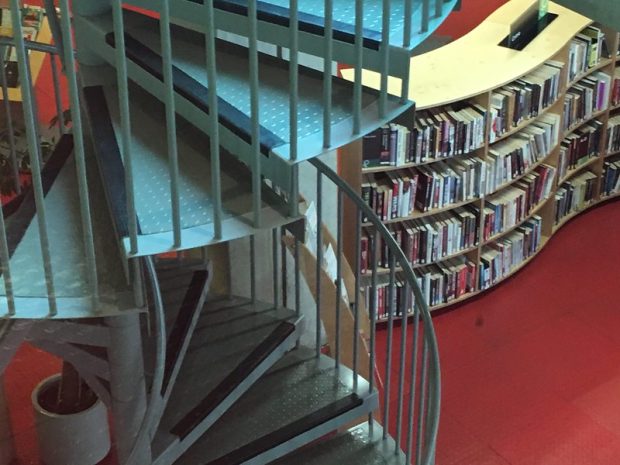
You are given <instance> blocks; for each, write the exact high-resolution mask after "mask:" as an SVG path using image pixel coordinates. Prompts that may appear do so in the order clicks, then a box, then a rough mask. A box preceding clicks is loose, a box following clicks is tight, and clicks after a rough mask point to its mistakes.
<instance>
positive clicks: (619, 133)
mask: <svg viewBox="0 0 620 465" xmlns="http://www.w3.org/2000/svg"><path fill="white" fill-rule="evenodd" d="M618 151H620V115H615V116H610V117H609V119H608V120H607V153H616V152H618Z"/></svg>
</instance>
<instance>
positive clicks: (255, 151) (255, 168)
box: [248, 0, 261, 229]
mask: <svg viewBox="0 0 620 465" xmlns="http://www.w3.org/2000/svg"><path fill="white" fill-rule="evenodd" d="M256 2H257V0H249V1H248V21H249V24H248V29H249V35H248V39H249V50H248V52H249V61H250V63H249V66H250V106H251V115H252V162H251V168H252V206H253V210H254V227H255V228H257V229H258V228H260V225H261V169H260V156H261V155H260V107H259V104H260V102H259V92H260V84H259V75H258V73H259V69H258V19H257V8H256Z"/></svg>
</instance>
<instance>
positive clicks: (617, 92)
mask: <svg viewBox="0 0 620 465" xmlns="http://www.w3.org/2000/svg"><path fill="white" fill-rule="evenodd" d="M611 104H612V105H613V106H617V105H620V66H618V67H616V69H614V84H613V86H612V89H611Z"/></svg>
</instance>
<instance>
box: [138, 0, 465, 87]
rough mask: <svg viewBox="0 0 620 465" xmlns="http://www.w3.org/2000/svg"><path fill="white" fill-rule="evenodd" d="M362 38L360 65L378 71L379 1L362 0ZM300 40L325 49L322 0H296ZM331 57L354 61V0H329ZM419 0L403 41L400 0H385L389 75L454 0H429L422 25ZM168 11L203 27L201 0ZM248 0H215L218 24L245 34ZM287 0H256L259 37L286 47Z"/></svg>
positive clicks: (177, 2)
mask: <svg viewBox="0 0 620 465" xmlns="http://www.w3.org/2000/svg"><path fill="white" fill-rule="evenodd" d="M129 3H130V4H133V5H136V6H139V7H141V8H145V9H149V10H155V11H158V7H157V6H154V5H153V4H152V3H153V2H151V1H150V0H130V1H129ZM362 3H363V12H364V17H363V25H364V29H363V44H364V56H363V61H364V67H365V68H366V69H372V70H374V71H379V70H380V69H381V57H380V55H379V50H380V45H381V39H382V22H383V2H382V1H378V0H364V1H363V2H362ZM298 4H299V31H300V36H299V38H300V40H299V46H300V50H301V51H302V52H306V53H309V54H312V55H314V56H318V57H321V56H323V54H324V49H323V43H322V42H323V40H322V39H323V37H324V30H325V10H324V2H322V1H316V0H299V2H298ZM333 4H334V10H333V11H334V24H333V28H334V34H333V37H334V61H336V62H338V63H346V64H354V63H355V61H356V57H355V52H354V47H353V44H354V42H355V7H356V2H355V1H354V0H334V1H333ZM422 4H423V2H422V0H414V1H413V8H412V11H411V28H412V35H411V40H410V42H408V43H405V41H404V40H403V38H404V30H405V0H391V1H390V41H389V43H390V59H389V61H390V75H392V76H398V77H401V76H403V75H404V73H405V71H406V70H407V69H408V68H409V58H410V57H411V55H412V53H413V51H414V50H415V49H416V48H417V47H418V46H419V45H420V44H422V43H423V42H424V41H425V40H426V39H427V38H428V37H429V36H430V35H431V34H432V33H433V32H434V31H435V30H436V29H437V28H438V27H439V26H440V25H441V23H443V22H444V21H445V19H446V18H447V16H448V15H449V14H450V13H451V12H452V10H454V8H455V7H456V6H457V4H458V0H430V1H429V2H428V13H427V14H428V25H427V26H426V28H423V16H424V15H425V12H424V9H423V7H422ZM171 5H172V16H173V18H175V19H176V20H179V21H181V22H183V23H184V24H190V25H192V27H194V28H196V29H197V30H202V31H204V26H203V24H204V22H203V21H201V20H200V19H199V18H203V16H204V13H203V11H202V6H203V1H202V0H172V1H171ZM247 5H248V2H247V0H215V1H214V6H215V8H216V17H215V20H216V25H217V28H218V29H221V30H224V31H227V32H232V33H235V34H239V35H241V36H247V34H248V30H247V23H246V21H244V19H245V17H247V13H248V8H247ZM289 5H290V2H289V1H288V0H260V1H258V2H257V10H258V11H257V14H258V20H259V22H258V25H259V37H260V39H261V40H263V41H265V42H268V43H270V44H276V45H279V46H282V47H287V46H288V45H289V44H288V37H289V33H288V30H287V29H288V26H289V18H290V17H291V12H290V10H289Z"/></svg>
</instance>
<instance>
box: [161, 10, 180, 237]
mask: <svg viewBox="0 0 620 465" xmlns="http://www.w3.org/2000/svg"><path fill="white" fill-rule="evenodd" d="M159 27H160V35H161V51H162V61H163V67H164V86H165V88H166V93H165V106H166V132H167V141H168V171H169V172H170V202H171V205H170V206H171V210H172V231H173V238H174V247H177V248H178V247H181V239H182V238H181V202H180V198H179V150H178V146H177V121H176V104H175V100H174V79H173V76H172V37H171V33H170V0H162V5H161V15H160V19H159Z"/></svg>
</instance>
